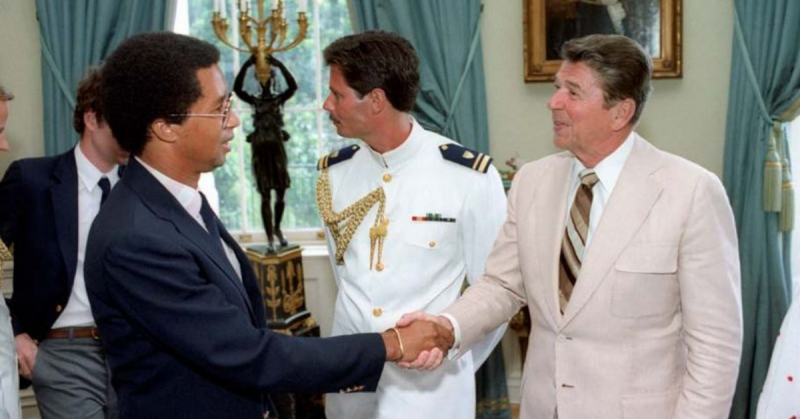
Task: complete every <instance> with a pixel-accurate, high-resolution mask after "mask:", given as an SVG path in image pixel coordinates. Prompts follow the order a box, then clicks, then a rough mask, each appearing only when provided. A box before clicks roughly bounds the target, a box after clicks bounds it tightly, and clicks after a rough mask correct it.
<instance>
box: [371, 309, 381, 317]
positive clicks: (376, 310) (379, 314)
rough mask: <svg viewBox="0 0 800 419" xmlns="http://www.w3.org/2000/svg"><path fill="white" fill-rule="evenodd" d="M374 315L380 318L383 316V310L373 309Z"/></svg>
mask: <svg viewBox="0 0 800 419" xmlns="http://www.w3.org/2000/svg"><path fill="white" fill-rule="evenodd" d="M372 315H373V316H375V317H380V316H381V315H383V310H381V308H380V307H375V308H373V309H372Z"/></svg>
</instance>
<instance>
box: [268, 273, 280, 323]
mask: <svg viewBox="0 0 800 419" xmlns="http://www.w3.org/2000/svg"><path fill="white" fill-rule="evenodd" d="M264 292H265V293H266V297H267V298H265V299H264V303H265V304H266V305H267V307H269V308H271V309H272V318H273V319H275V318H277V317H278V307H280V306H281V298H280V297H281V295H280V294H281V287H280V285H278V272H277V270H276V269H275V265H270V266H268V267H267V287H266V289H265V290H264Z"/></svg>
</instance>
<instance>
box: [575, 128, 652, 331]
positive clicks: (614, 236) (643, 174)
mask: <svg viewBox="0 0 800 419" xmlns="http://www.w3.org/2000/svg"><path fill="white" fill-rule="evenodd" d="M661 165H662V159H661V156H660V155H659V154H658V153H657V152H656V150H655V149H654V148H653V147H652V146H650V145H649V144H648V143H647V142H645V141H644V140H642V139H641V138H639V136H638V135H637V136H636V137H635V143H634V147H633V150H632V151H631V154H630V156H628V160H627V161H626V162H625V167H624V168H623V169H622V172H621V173H620V177H619V180H618V181H617V185H616V186H615V188H614V191H613V192H612V194H611V197H610V198H609V200H608V202H607V204H606V208H605V210H604V211H603V216H602V218H601V219H600V223H599V224H598V226H597V230H596V231H595V232H594V234H593V237H592V242H591V243H590V245H589V247H588V248H587V250H586V255H584V259H583V266H582V267H581V273H580V276H579V277H578V282H577V285H576V287H575V289H574V291H573V294H572V297H571V298H570V301H569V304H568V305H567V310H566V312H565V313H564V318H563V322H562V327H565V326H566V325H567V324H569V322H570V321H571V320H572V319H573V318H574V317H575V315H576V314H577V313H578V312H579V311H580V310H581V308H582V307H583V306H584V305H585V304H586V302H587V301H588V300H589V299H590V298H591V296H592V294H593V293H594V292H595V291H596V290H597V288H598V287H599V286H600V284H601V283H602V282H603V280H604V279H605V278H606V276H607V273H608V271H609V269H610V268H611V267H612V266H613V265H614V263H615V262H616V260H617V258H618V257H619V255H620V253H622V251H623V250H624V249H625V247H626V246H627V245H628V243H630V241H631V239H632V238H633V236H634V234H636V232H637V231H638V230H639V228H640V227H641V225H642V223H644V221H645V220H646V219H647V215H648V214H649V213H650V210H651V209H652V208H653V205H654V204H655V202H656V200H657V199H658V197H659V195H661V191H662V189H663V188H662V186H661V185H659V184H657V183H656V182H654V181H653V180H652V179H651V178H650V174H651V173H653V171H655V170H656V169H657V168H658V167H660V166H661Z"/></svg>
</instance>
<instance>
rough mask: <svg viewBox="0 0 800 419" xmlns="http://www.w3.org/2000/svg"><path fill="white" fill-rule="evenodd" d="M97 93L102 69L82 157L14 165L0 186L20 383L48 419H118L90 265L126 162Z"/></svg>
mask: <svg viewBox="0 0 800 419" xmlns="http://www.w3.org/2000/svg"><path fill="white" fill-rule="evenodd" d="M100 88H101V86H100V72H99V71H98V70H91V71H90V72H89V74H88V75H87V77H86V78H85V79H84V80H83V81H82V82H81V83H80V84H79V86H78V94H77V105H76V107H75V113H74V119H73V126H74V128H75V130H76V131H77V132H78V133H79V134H80V142H79V143H78V145H77V146H76V147H75V148H73V149H72V150H69V151H67V152H66V153H63V154H61V155H58V156H54V157H42V158H33V159H23V160H19V161H17V162H14V163H12V164H11V166H10V167H9V168H8V171H7V172H6V174H5V177H4V178H3V181H2V183H0V202H2V203H3V205H2V206H0V236H1V237H2V240H3V241H4V242H5V243H6V244H7V245H9V246H10V245H11V244H13V245H14V294H13V296H12V298H11V300H10V301H9V304H8V306H9V309H10V311H11V318H12V325H13V328H14V334H15V338H14V340H15V344H16V349H17V354H18V357H19V369H20V375H21V376H22V377H24V378H26V379H29V380H31V379H32V381H33V387H34V390H35V393H36V400H37V403H38V405H39V410H40V412H41V413H42V416H43V417H44V418H45V419H51V418H77V417H82V418H98V419H100V418H106V417H114V415H115V398H114V394H113V390H112V389H111V385H110V379H109V376H108V367H107V364H106V361H105V355H104V354H103V350H102V347H101V345H100V342H99V341H98V340H97V337H98V335H97V329H96V327H95V321H94V318H93V316H92V311H91V307H90V306H89V299H88V297H87V295H86V286H85V282H84V279H85V278H84V261H85V254H86V253H85V249H86V239H87V236H88V235H89V228H90V227H91V225H92V222H93V221H94V218H95V216H96V215H97V212H98V211H99V210H100V205H101V203H102V201H103V199H104V197H106V196H107V195H108V191H109V190H110V189H111V187H113V186H114V184H115V183H116V182H117V180H118V179H119V173H118V168H119V167H118V164H119V163H123V162H124V161H125V160H126V159H127V155H128V154H127V153H126V152H124V151H122V149H120V147H119V145H118V144H117V142H116V140H115V139H114V137H113V136H112V135H111V129H110V128H109V127H108V125H106V123H105V120H104V116H103V109H102V106H101V103H100ZM34 366H35V367H36V368H35V371H36V374H33V371H34Z"/></svg>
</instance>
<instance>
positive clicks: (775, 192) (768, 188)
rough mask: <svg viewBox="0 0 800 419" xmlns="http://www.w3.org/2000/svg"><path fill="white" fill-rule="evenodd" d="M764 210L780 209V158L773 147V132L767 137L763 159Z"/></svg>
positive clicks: (774, 210) (777, 210)
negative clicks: (767, 146) (767, 143)
mask: <svg viewBox="0 0 800 419" xmlns="http://www.w3.org/2000/svg"><path fill="white" fill-rule="evenodd" d="M764 160H765V161H764V212H779V211H780V210H781V198H782V197H781V160H780V156H779V155H778V150H777V149H776V147H775V136H774V134H773V135H771V136H770V138H769V148H768V149H767V156H766V158H765V159H764Z"/></svg>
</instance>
